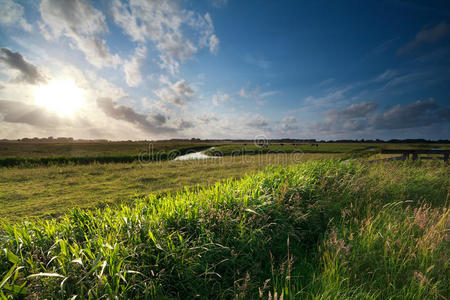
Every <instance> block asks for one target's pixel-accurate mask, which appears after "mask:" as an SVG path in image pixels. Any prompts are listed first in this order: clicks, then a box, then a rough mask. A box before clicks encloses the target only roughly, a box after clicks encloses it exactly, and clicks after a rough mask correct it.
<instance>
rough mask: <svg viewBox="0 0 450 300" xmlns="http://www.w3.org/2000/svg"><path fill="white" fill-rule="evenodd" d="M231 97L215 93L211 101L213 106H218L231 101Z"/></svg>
mask: <svg viewBox="0 0 450 300" xmlns="http://www.w3.org/2000/svg"><path fill="white" fill-rule="evenodd" d="M231 100H232V97H231V95H230V94H227V93H222V92H217V93H215V94H214V95H213V97H212V101H213V104H214V105H215V106H219V105H220V104H223V103H225V102H228V101H231Z"/></svg>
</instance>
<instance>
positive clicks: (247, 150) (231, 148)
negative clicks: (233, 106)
mask: <svg viewBox="0 0 450 300" xmlns="http://www.w3.org/2000/svg"><path fill="white" fill-rule="evenodd" d="M313 145H318V146H313ZM431 148H441V149H450V145H448V144H390V143H314V144H312V143H270V144H268V145H267V146H264V147H263V146H260V145H257V144H254V143H246V144H242V143H233V144H225V145H219V146H217V147H215V148H214V149H212V150H210V151H208V153H209V154H211V155H225V156H228V155H242V154H247V155H251V154H261V153H347V154H354V153H361V152H366V153H368V154H373V153H378V152H380V150H381V149H431Z"/></svg>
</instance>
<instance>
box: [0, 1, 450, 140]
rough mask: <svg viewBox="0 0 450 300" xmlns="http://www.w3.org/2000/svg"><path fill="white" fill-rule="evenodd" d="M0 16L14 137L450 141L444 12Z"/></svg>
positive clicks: (56, 8)
mask: <svg viewBox="0 0 450 300" xmlns="http://www.w3.org/2000/svg"><path fill="white" fill-rule="evenodd" d="M0 5H1V6H2V8H3V9H2V11H1V15H0V22H1V23H0V40H1V41H2V45H0V46H1V47H3V48H2V53H0V54H1V56H0V68H1V71H0V80H2V81H3V82H2V83H0V84H1V86H2V88H1V89H0V101H3V102H2V103H0V116H3V117H2V119H1V118H0V129H3V130H2V132H5V133H4V135H5V137H16V136H29V135H30V133H33V134H34V135H38V136H45V135H72V136H75V137H90V138H94V137H106V138H111V139H121V138H127V139H128V138H168V137H192V136H196V137H202V138H252V137H253V136H256V135H261V134H262V135H266V136H267V137H269V138H280V137H292V138H318V139H322V138H324V139H340V138H383V139H389V138H432V139H449V138H450V134H449V131H450V130H449V129H450V125H449V120H450V108H449V103H450V88H449V86H450V4H449V2H448V1H236V0H228V1H226V0H210V1H206V0H205V1H184V0H182V1H163V2H161V1H137V0H136V1H132V2H130V3H129V2H127V1H93V2H89V1H66V2H60V1H50V0H44V1H42V2H41V1H35V2H28V1H15V2H14V1H12V0H1V1H0ZM5 49H6V50H5ZM14 53H16V54H18V55H20V57H22V61H18V60H17V55H16V56H14V55H13V54H14ZM27 64H28V65H27ZM32 67H34V68H36V72H38V73H39V74H42V75H43V76H44V77H45V78H46V80H40V81H39V80H35V79H30V78H34V77H30V76H32V75H33V74H31V75H30V74H29V72H30V70H31V69H32ZM27 72H28V73H27ZM36 74H37V73H36ZM36 74H34V75H36ZM67 80H69V81H70V82H72V84H73V85H74V86H75V87H76V88H79V89H80V90H81V91H82V92H83V93H82V94H83V99H82V100H80V101H79V102H80V103H82V104H80V105H78V104H77V105H75V106H73V107H76V110H75V111H73V112H71V113H65V114H62V113H61V111H58V106H55V105H54V104H53V102H54V101H53V102H52V101H50V103H48V102H46V101H38V100H36V99H37V96H36V89H38V90H39V89H40V88H42V87H43V86H44V90H45V86H46V85H50V86H52V87H51V88H50V90H51V91H53V90H58V88H54V87H55V86H64V84H62V85H61V82H65V81H67ZM18 86H20V87H23V89H21V90H22V92H20V93H19V92H17V87H18ZM51 94H52V95H53V94H55V93H53V92H52V93H51ZM56 94H57V93H56ZM46 95H47V94H46ZM50 97H53V96H50ZM55 97H57V98H58V97H59V96H58V95H57V96H55ZM61 98H64V97H63V96H62V97H61ZM99 99H100V100H99ZM105 99H107V100H105ZM61 101H64V99H61ZM67 101H69V100H67ZM70 101H75V102H76V100H70ZM13 102H17V103H13ZM77 103H78V102H77ZM72 104H73V103H72ZM52 105H53V106H52ZM68 105H71V103H68ZM18 107H19V108H18ZM21 110H22V111H25V112H26V113H22V114H21V113H20V111H21ZM30 111H32V112H34V114H33V113H30ZM36 111H41V113H40V114H39V113H38V112H36ZM35 114H37V115H39V117H36V116H35ZM24 115H28V116H30V115H31V116H32V117H25V116H24ZM48 124H58V125H57V126H49V125H48Z"/></svg>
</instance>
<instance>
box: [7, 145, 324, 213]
mask: <svg viewBox="0 0 450 300" xmlns="http://www.w3.org/2000/svg"><path fill="white" fill-rule="evenodd" d="M327 156H330V155H327ZM321 157H322V158H323V157H324V154H302V155H295V154H286V155H264V156H240V157H235V158H233V157H224V158H220V159H211V160H201V161H160V162H150V163H144V164H141V163H139V162H134V163H109V164H89V165H52V166H36V167H33V168H24V167H13V168H0V191H1V192H0V219H1V218H2V217H3V218H7V219H9V220H22V219H23V218H24V217H39V218H42V217H47V218H49V217H55V216H58V215H61V214H63V213H65V212H66V211H67V209H69V208H73V207H79V208H95V207H103V206H105V205H107V204H108V205H113V204H120V203H123V202H127V201H132V199H133V198H135V197H142V196H144V195H147V194H149V193H158V194H164V193H168V192H174V191H179V190H183V189H184V188H189V189H191V188H195V187H196V186H197V185H200V186H209V185H212V184H214V183H215V182H216V181H218V180H221V179H226V178H240V177H242V176H244V175H245V174H246V173H252V172H255V171H258V170H262V169H264V168H265V167H266V166H267V165H269V164H270V165H286V164H290V163H295V162H298V161H300V160H304V159H315V158H321Z"/></svg>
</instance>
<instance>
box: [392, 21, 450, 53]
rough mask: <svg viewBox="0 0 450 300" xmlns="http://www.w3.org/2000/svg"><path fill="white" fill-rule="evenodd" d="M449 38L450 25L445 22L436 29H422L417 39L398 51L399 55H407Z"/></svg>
mask: <svg viewBox="0 0 450 300" xmlns="http://www.w3.org/2000/svg"><path fill="white" fill-rule="evenodd" d="M449 36H450V25H449V24H447V23H446V22H445V21H443V22H441V23H439V24H438V25H436V26H435V27H432V28H428V29H422V30H421V31H419V32H418V33H417V34H416V36H415V38H414V39H413V40H412V41H411V42H409V43H408V44H406V45H405V46H403V47H402V48H400V49H398V51H397V53H398V54H399V55H402V54H407V53H410V52H411V51H414V50H415V49H417V48H419V47H421V46H423V45H426V44H432V43H435V42H438V41H439V40H441V39H444V38H446V37H449Z"/></svg>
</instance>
